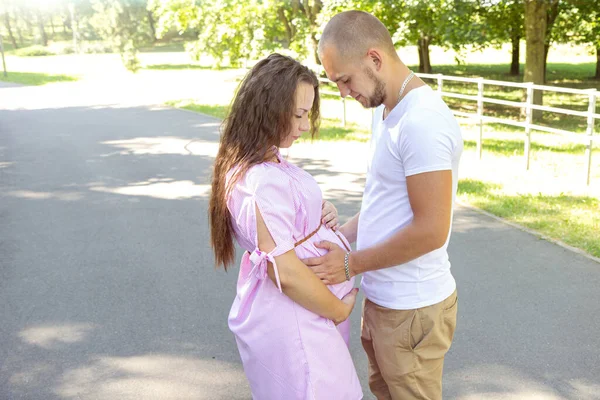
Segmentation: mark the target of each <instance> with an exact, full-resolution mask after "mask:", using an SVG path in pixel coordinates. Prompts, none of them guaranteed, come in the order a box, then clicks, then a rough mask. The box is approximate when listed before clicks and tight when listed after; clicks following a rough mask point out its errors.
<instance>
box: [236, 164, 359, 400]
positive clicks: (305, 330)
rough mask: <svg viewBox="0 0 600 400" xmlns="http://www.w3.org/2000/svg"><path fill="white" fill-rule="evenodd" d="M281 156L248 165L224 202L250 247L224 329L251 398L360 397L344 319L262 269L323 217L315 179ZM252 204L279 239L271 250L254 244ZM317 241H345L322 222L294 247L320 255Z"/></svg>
mask: <svg viewBox="0 0 600 400" xmlns="http://www.w3.org/2000/svg"><path fill="white" fill-rule="evenodd" d="M278 158H279V161H280V163H275V162H265V163H262V164H259V165H256V166H253V167H252V168H251V169H250V170H249V171H248V172H247V173H246V175H245V176H244V177H242V178H241V179H240V180H239V181H238V183H237V184H236V186H235V187H234V189H233V190H232V192H231V194H230V197H229V198H228V202H227V205H228V208H229V211H230V212H231V215H232V218H233V220H232V222H233V225H234V228H235V233H236V238H237V240H238V243H239V244H240V246H241V247H242V248H243V249H244V250H247V252H244V255H243V257H242V262H241V265H240V272H239V277H238V283H237V295H236V297H235V300H234V302H233V305H232V307H231V311H230V313H229V328H230V329H231V331H232V332H233V334H234V335H235V339H236V342H237V345H238V349H239V352H240V356H241V359H242V363H243V365H244V372H245V373H246V376H247V377H248V380H249V382H250V388H251V390H252V397H253V398H254V399H258V400H295V399H298V400H308V399H311V400H355V399H362V389H361V385H360V382H359V380H358V377H357V375H356V370H355V369H354V364H353V362H352V358H351V357H350V352H349V350H348V338H349V321H345V322H344V323H342V324H339V325H338V326H337V327H336V326H335V325H334V323H333V322H332V321H330V320H328V319H325V318H323V317H320V316H318V315H317V314H314V313H312V312H310V311H308V310H306V309H305V308H303V307H302V306H300V305H298V304H296V303H295V302H293V301H292V300H291V299H290V298H289V297H287V296H286V295H285V294H283V293H282V292H281V289H280V287H278V285H275V284H274V283H273V282H272V281H271V279H269V277H268V275H267V261H270V262H271V263H273V266H274V270H275V271H277V265H276V263H275V260H274V257H276V256H279V255H281V254H284V253H286V252H288V251H289V250H291V249H293V248H294V244H295V243H296V242H299V241H301V240H302V239H304V238H305V237H306V236H308V235H310V233H312V232H313V231H315V229H317V227H319V225H320V219H321V202H322V194H321V190H320V188H319V186H318V184H317V182H316V181H315V179H314V178H313V177H312V176H311V175H310V174H308V173H307V172H305V171H304V170H302V169H301V168H298V167H297V166H295V165H293V164H291V163H288V162H287V161H285V160H283V159H282V158H281V156H280V155H279V154H278ZM230 175H231V174H230ZM256 206H257V207H258V209H259V210H260V213H261V215H262V217H263V219H264V221H265V224H266V226H267V229H268V230H269V232H270V233H271V236H272V237H273V240H274V241H275V244H276V248H275V250H273V251H272V252H271V253H268V254H267V253H265V252H261V251H260V250H259V249H258V242H257V234H256V212H255V209H256ZM321 240H328V241H331V242H334V243H337V244H339V245H340V246H341V247H342V248H343V247H344V246H343V243H342V241H341V240H342V239H341V236H340V237H338V236H337V235H336V234H335V232H333V231H332V230H330V229H328V228H326V227H324V226H323V227H321V228H320V229H319V230H318V231H317V233H316V234H315V235H314V236H312V237H311V238H310V239H309V240H307V241H306V242H304V243H302V244H300V245H299V246H298V247H296V248H295V251H296V254H297V255H298V258H300V259H303V258H308V257H315V256H321V255H323V254H325V251H324V250H321V249H318V248H316V247H315V246H314V245H313V243H315V242H318V241H321ZM343 240H344V241H345V240H346V239H345V238H344V239H343ZM346 244H347V242H346ZM307 268H308V267H307ZM276 275H277V272H276ZM353 283H354V282H353V281H350V282H344V283H340V284H337V285H331V286H329V289H330V290H331V292H332V293H333V294H334V295H336V296H337V297H338V298H342V297H343V296H344V295H346V294H347V293H348V292H349V291H350V290H351V289H352V287H353Z"/></svg>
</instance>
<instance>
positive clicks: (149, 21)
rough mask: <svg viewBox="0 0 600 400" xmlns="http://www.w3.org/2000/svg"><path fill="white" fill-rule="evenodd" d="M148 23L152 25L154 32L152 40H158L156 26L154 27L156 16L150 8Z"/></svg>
mask: <svg viewBox="0 0 600 400" xmlns="http://www.w3.org/2000/svg"><path fill="white" fill-rule="evenodd" d="M148 25H150V32H152V41H153V42H156V28H155V27H154V16H153V15H152V11H150V10H148Z"/></svg>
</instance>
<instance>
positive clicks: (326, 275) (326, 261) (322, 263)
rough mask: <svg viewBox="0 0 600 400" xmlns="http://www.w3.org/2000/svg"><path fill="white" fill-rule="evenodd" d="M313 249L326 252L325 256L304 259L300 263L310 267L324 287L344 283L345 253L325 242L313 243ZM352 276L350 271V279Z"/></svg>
mask: <svg viewBox="0 0 600 400" xmlns="http://www.w3.org/2000/svg"><path fill="white" fill-rule="evenodd" d="M315 247H317V248H319V249H324V250H327V254H325V255H324V256H322V257H312V258H306V259H304V260H302V262H304V264H306V265H307V266H308V267H310V268H311V269H312V271H313V272H314V273H315V275H317V276H318V277H319V279H321V281H323V283H324V284H326V285H334V284H336V283H342V282H344V281H346V273H345V270H344V257H345V255H346V251H345V250H344V249H342V248H341V247H340V246H338V245H337V244H335V243H332V242H329V241H326V240H324V241H322V242H319V243H315ZM353 275H354V274H353V273H352V270H350V277H352V276H353Z"/></svg>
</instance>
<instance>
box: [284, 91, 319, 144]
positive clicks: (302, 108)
mask: <svg viewBox="0 0 600 400" xmlns="http://www.w3.org/2000/svg"><path fill="white" fill-rule="evenodd" d="M314 100H315V89H314V88H313V87H312V85H311V84H309V83H306V82H300V83H298V85H297V86H296V105H295V108H294V114H293V116H292V129H291V131H290V132H289V133H288V135H287V136H286V138H285V139H284V140H283V141H282V142H281V144H280V145H279V147H281V148H282V149H287V148H288V147H291V146H292V144H293V143H294V142H295V141H296V140H298V139H299V138H300V136H302V133H303V132H307V131H309V130H310V121H309V119H308V112H309V111H310V109H311V108H312V105H313V101H314Z"/></svg>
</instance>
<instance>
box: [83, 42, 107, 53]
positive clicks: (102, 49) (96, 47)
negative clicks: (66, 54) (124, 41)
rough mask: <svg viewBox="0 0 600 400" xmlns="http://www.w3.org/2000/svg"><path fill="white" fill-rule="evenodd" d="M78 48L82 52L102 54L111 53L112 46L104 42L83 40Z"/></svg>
mask: <svg viewBox="0 0 600 400" xmlns="http://www.w3.org/2000/svg"><path fill="white" fill-rule="evenodd" d="M80 49H81V52H82V53H85V54H103V53H113V52H114V49H113V47H112V46H111V45H110V44H108V43H104V42H85V43H81V45H80Z"/></svg>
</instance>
